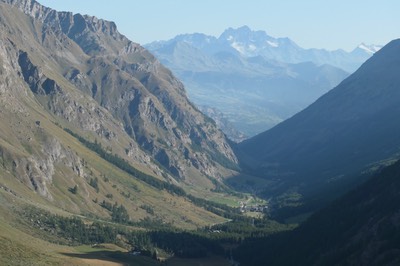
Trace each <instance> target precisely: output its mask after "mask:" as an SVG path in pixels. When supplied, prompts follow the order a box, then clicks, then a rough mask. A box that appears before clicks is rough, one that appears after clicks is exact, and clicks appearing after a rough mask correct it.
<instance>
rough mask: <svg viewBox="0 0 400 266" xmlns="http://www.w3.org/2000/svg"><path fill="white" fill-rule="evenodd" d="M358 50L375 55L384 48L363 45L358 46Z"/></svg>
mask: <svg viewBox="0 0 400 266" xmlns="http://www.w3.org/2000/svg"><path fill="white" fill-rule="evenodd" d="M358 48H360V49H362V50H364V51H366V52H367V53H370V54H374V53H376V52H378V51H379V50H380V49H381V48H382V46H381V45H374V44H371V45H367V44H365V43H362V44H360V45H359V46H358Z"/></svg>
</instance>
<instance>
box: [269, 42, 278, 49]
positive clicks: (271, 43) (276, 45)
mask: <svg viewBox="0 0 400 266" xmlns="http://www.w3.org/2000/svg"><path fill="white" fill-rule="evenodd" d="M267 44H268V45H269V46H271V47H275V48H276V47H278V46H279V44H278V43H277V42H271V41H267Z"/></svg>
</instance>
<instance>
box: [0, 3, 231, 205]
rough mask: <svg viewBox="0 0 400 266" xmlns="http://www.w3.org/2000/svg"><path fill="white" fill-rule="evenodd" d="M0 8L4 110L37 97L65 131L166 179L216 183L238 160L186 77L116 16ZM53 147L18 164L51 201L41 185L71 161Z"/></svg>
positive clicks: (16, 6)
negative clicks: (121, 27)
mask: <svg viewBox="0 0 400 266" xmlns="http://www.w3.org/2000/svg"><path fill="white" fill-rule="evenodd" d="M0 7H1V9H0V15H1V16H0V27H1V32H0V44H1V45H0V63H1V64H0V79H1V80H2V82H1V83H0V96H1V98H2V99H1V100H2V101H4V102H8V103H10V104H9V108H12V109H14V111H17V110H18V108H20V111H21V112H24V110H25V109H24V106H25V105H26V101H28V102H32V101H35V102H36V103H37V102H38V103H40V104H41V106H42V107H43V108H44V109H45V110H46V111H47V112H48V113H49V114H51V115H52V116H54V117H56V119H57V120H58V119H61V120H60V121H61V123H63V124H64V125H66V126H67V127H68V128H72V129H74V131H77V132H88V133H89V134H92V135H94V136H97V137H98V138H99V141H100V142H101V143H103V144H105V145H106V146H107V147H109V148H110V149H112V150H113V152H115V153H117V154H119V155H120V156H121V157H123V158H126V159H127V160H130V161H131V162H132V163H134V164H140V165H142V166H143V167H146V168H147V169H149V170H150V171H151V172H153V173H154V174H156V175H159V176H160V177H166V176H169V178H168V179H167V180H170V179H171V178H174V179H176V180H177V181H182V182H193V181H194V180H195V179H204V180H209V178H210V177H211V178H216V179H219V178H221V177H222V175H221V174H220V173H221V171H220V170H221V169H225V168H224V166H230V167H232V166H235V165H236V164H237V159H236V157H235V154H234V153H233V151H232V149H231V147H230V145H229V144H228V142H227V139H226V137H225V135H224V134H223V133H222V132H221V131H219V130H218V129H217V127H216V125H215V123H214V122H213V121H212V120H210V119H209V118H208V117H206V116H204V115H203V114H202V113H201V112H200V111H199V110H197V109H196V107H194V106H193V105H192V104H191V103H190V102H189V101H188V99H187V97H186V92H185V89H184V87H183V85H182V83H181V82H180V81H179V80H177V79H176V78H175V77H174V76H173V75H172V74H171V72H170V71H169V70H168V69H166V68H165V67H164V66H163V65H161V64H160V62H159V61H157V60H156V59H155V58H154V57H153V56H152V55H151V54H150V53H149V52H148V51H147V50H146V49H144V48H143V47H141V46H140V45H138V44H136V43H134V42H132V41H130V40H128V39H127V38H126V37H125V36H123V35H121V34H120V33H119V32H118V31H117V28H116V25H115V24H114V23H113V22H109V21H104V20H100V19H97V18H95V17H90V16H82V15H80V14H75V15H74V14H72V13H69V12H56V11H55V10H52V9H50V8H47V7H44V6H41V5H40V4H39V3H37V2H36V1H34V0H32V1H30V0H2V1H0ZM21 11H22V12H23V13H25V14H26V16H25V15H23V14H22V13H21ZM10 73H13V74H12V75H8V74H10ZM13 84H15V86H13ZM22 95H23V97H24V98H22ZM11 99H12V100H11ZM12 101H14V102H13V104H11V102H12ZM19 106H20V107H19ZM4 108H7V107H6V106H4ZM8 110H9V109H8ZM25 111H27V110H25ZM27 112H28V111H27ZM27 115H28V114H27ZM82 134H83V133H82ZM85 134H86V133H85ZM56 146H57V145H56ZM59 150H63V151H64V152H62V154H64V155H61V154H59V156H55V155H54V153H52V152H50V153H48V150H43V151H42V154H41V159H40V160H42V161H41V162H38V161H36V163H33V162H30V161H29V159H26V160H25V162H24V163H22V162H20V163H17V165H18V167H17V168H20V167H22V168H25V169H27V172H26V175H28V176H33V177H34V178H33V179H35V180H38V181H35V182H32V186H34V187H35V189H37V190H38V191H39V192H40V193H41V194H43V195H45V196H48V197H49V198H50V197H51V196H50V195H48V193H47V192H46V189H45V186H41V185H40V184H43V182H51V176H52V171H53V170H52V166H51V165H52V164H53V163H54V162H57V161H58V160H60V159H57V158H64V157H68V156H67V155H66V154H65V148H60V149H59ZM49 158H53V159H49ZM34 161H35V160H34ZM72 161H79V160H78V159H76V160H75V159H74V160H72V159H71V160H70V164H71V165H72V164H75V163H73V162H72ZM154 161H155V162H156V163H154ZM78 168H79V167H78ZM28 169H29V171H28ZM37 169H39V170H40V171H39V170H37ZM43 171H45V173H44V172H43ZM78 172H79V171H78ZM39 175H40V176H41V178H42V179H43V180H42V179H40V180H39V178H37V176H39ZM33 183H35V184H36V185H33Z"/></svg>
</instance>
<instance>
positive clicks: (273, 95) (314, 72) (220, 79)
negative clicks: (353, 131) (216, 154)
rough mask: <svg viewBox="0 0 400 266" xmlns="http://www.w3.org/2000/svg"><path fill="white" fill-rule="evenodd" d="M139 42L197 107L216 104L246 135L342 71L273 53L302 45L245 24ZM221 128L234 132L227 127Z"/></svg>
mask: <svg viewBox="0 0 400 266" xmlns="http://www.w3.org/2000/svg"><path fill="white" fill-rule="evenodd" d="M267 42H271V43H272V42H277V43H278V42H279V43H280V46H279V47H280V48H279V50H276V51H275V50H274V51H275V52H274V53H275V54H276V55H274V54H268V53H267V52H266V48H265V47H264V46H265V43H267ZM239 46H240V47H242V46H243V47H253V48H254V49H253V50H251V51H247V50H246V49H244V48H243V49H242V48H240V47H239ZM145 47H146V48H148V49H149V50H151V51H152V52H153V53H154V54H155V55H156V56H157V58H158V59H159V60H160V61H161V62H162V63H163V64H165V65H166V66H168V67H169V68H170V69H171V70H172V72H173V73H174V74H175V75H177V76H178V77H179V78H180V79H181V80H182V81H183V83H184V84H185V86H186V88H187V90H188V95H189V98H190V100H191V101H193V102H194V103H195V104H196V105H197V106H199V108H201V109H204V106H207V107H211V108H214V109H216V110H218V111H219V112H221V113H222V114H223V115H224V117H225V118H226V119H227V121H228V122H229V123H230V124H232V125H233V127H234V128H236V129H237V130H238V131H239V132H242V133H244V135H247V136H254V135H256V134H258V133H260V132H262V131H264V130H266V129H269V128H271V127H273V126H274V125H276V124H278V123H280V122H281V121H283V120H285V119H287V118H289V117H290V116H292V115H293V114H295V113H297V112H298V111H300V110H302V109H303V108H305V107H307V106H308V105H309V104H310V103H312V102H313V101H315V100H316V99H317V98H318V97H319V96H321V95H322V94H324V93H325V92H327V91H328V90H330V89H331V88H332V87H334V86H336V85H337V84H338V83H339V82H340V81H342V80H343V79H344V78H345V77H347V75H348V74H347V73H346V72H345V71H343V70H341V69H339V68H337V67H333V66H331V65H328V64H326V63H325V62H322V63H321V62H318V65H317V64H316V63H313V62H309V61H310V59H308V58H303V57H302V58H300V59H299V60H297V59H296V60H294V59H293V60H292V59H289V58H283V57H281V56H278V54H280V55H282V56H287V55H289V52H288V50H292V49H295V50H296V51H298V52H299V53H300V51H303V50H301V49H300V48H299V47H298V46H297V45H295V44H294V43H293V42H292V41H290V40H288V39H282V40H281V39H279V40H278V39H274V38H272V37H269V36H268V35H266V33H265V32H261V31H259V32H253V31H251V30H250V29H249V28H247V27H243V28H240V29H237V30H233V29H229V30H227V31H225V32H224V33H223V34H222V35H221V36H220V37H219V38H218V39H217V38H215V37H212V36H207V35H204V34H186V35H179V36H177V37H175V38H174V39H172V40H169V41H161V42H155V43H151V44H148V45H146V46H145ZM284 47H286V48H284ZM272 48H273V47H272ZM272 48H271V49H272ZM273 49H277V48H273ZM369 56H370V54H368V55H366V57H365V58H367V57H369ZM302 60H303V61H302ZM306 61H307V62H306ZM327 62H328V61H327ZM360 63H361V62H360ZM212 118H213V119H218V117H212ZM225 134H227V135H228V136H229V137H230V138H232V139H234V138H235V137H234V136H232V135H229V132H228V131H225Z"/></svg>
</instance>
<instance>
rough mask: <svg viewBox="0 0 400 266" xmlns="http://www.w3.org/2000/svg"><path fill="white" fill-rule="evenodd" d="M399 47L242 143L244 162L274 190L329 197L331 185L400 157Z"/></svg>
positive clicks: (396, 43) (397, 42)
mask: <svg viewBox="0 0 400 266" xmlns="http://www.w3.org/2000/svg"><path fill="white" fill-rule="evenodd" d="M399 51H400V40H394V41H392V42H390V43H389V44H387V45H386V46H385V47H384V48H382V49H381V50H380V51H379V52H377V53H376V54H374V55H373V56H372V57H371V58H370V59H369V60H368V61H367V62H366V63H364V64H363V65H362V66H361V67H360V68H359V69H358V70H357V71H356V72H355V73H354V74H352V75H351V76H350V77H348V78H347V79H345V80H344V81H343V82H342V83H340V84H339V85H338V86H337V87H336V88H334V89H332V90H331V91H329V92H328V93H326V94H325V95H324V96H322V97H321V98H319V99H318V100H317V101H316V102H314V103H313V104H311V105H310V106H309V107H307V108H306V109H305V110H303V111H301V112H300V113H298V114H296V115H295V116H293V117H292V118H290V119H288V120H286V121H284V122H282V123H281V124H279V125H277V126H276V127H274V128H272V129H270V130H268V131H266V132H264V133H261V134H259V135H257V136H255V137H253V138H251V139H249V140H246V141H244V142H242V143H240V144H239V147H238V151H239V153H238V154H240V156H239V157H240V158H241V162H242V163H243V165H244V166H245V167H247V168H248V170H249V171H250V172H252V173H257V174H258V175H261V176H263V177H264V178H266V179H267V180H270V181H272V182H274V184H275V186H270V187H269V189H270V192H271V191H274V189H276V191H280V193H282V192H283V191H286V192H287V193H290V192H289V191H291V192H294V191H297V192H299V193H300V194H301V195H303V196H304V195H311V194H313V193H314V194H315V193H316V192H317V191H319V192H318V193H320V196H321V195H324V196H323V197H325V198H326V197H327V196H328V194H327V193H326V190H327V189H329V188H333V187H335V186H336V185H338V186H339V185H340V184H341V185H344V184H347V182H350V180H351V179H350V178H349V177H350V176H351V175H355V176H357V175H358V173H359V172H360V171H365V170H368V169H369V168H374V167H376V165H375V164H376V163H377V164H379V162H384V161H385V160H390V159H391V158H393V157H396V156H397V154H398V153H399V151H400V140H399V138H398V136H399V133H400V124H399V123H398V122H397V121H398V119H397V117H398V116H399V115H400V107H399V105H398V99H399V98H400V90H399V89H398V88H399V84H400V79H399V76H398V74H397V73H398V72H399V71H400V56H399ZM343 190H344V191H345V190H346V188H345V187H343V186H342V187H341V188H340V189H339V188H337V190H335V191H336V192H335V193H338V191H343ZM276 191H275V192H276ZM270 192H269V193H270ZM324 193H325V194H324ZM267 194H268V193H267ZM270 195H271V194H270ZM300 201H302V199H300Z"/></svg>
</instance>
